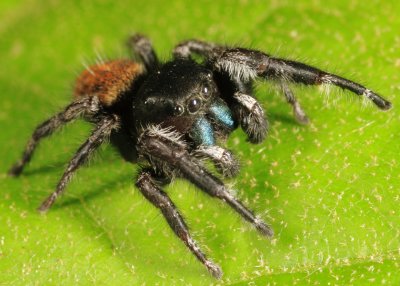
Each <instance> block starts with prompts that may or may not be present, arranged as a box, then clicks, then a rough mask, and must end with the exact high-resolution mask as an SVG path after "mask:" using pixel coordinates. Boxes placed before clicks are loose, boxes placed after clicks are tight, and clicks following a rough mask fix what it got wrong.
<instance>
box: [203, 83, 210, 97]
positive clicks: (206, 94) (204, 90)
mask: <svg viewBox="0 0 400 286" xmlns="http://www.w3.org/2000/svg"><path fill="white" fill-rule="evenodd" d="M201 92H202V93H203V94H204V95H205V96H209V95H210V93H211V88H210V86H209V85H204V86H203V87H202V89H201Z"/></svg>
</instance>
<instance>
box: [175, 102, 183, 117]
mask: <svg viewBox="0 0 400 286" xmlns="http://www.w3.org/2000/svg"><path fill="white" fill-rule="evenodd" d="M182 113H183V107H182V106H181V105H179V104H178V105H175V107H174V115H175V116H176V115H181V114H182Z"/></svg>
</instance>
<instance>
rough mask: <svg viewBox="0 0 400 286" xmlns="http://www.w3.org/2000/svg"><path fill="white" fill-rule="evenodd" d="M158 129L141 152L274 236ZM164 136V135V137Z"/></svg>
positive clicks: (145, 138)
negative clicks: (168, 167)
mask: <svg viewBox="0 0 400 286" xmlns="http://www.w3.org/2000/svg"><path fill="white" fill-rule="evenodd" d="M159 129H160V128H158V127H150V128H149V129H148V130H147V131H145V132H144V133H143V134H142V135H141V136H140V138H139V142H138V152H139V153H141V154H143V155H144V156H146V157H147V158H149V159H155V160H159V161H161V162H164V163H165V164H168V165H169V166H170V167H171V168H173V169H174V170H176V171H177V172H178V174H180V175H181V176H183V177H184V178H186V179H187V180H189V181H190V182H192V183H193V184H194V185H196V186H197V187H198V188H199V189H201V190H202V191H204V192H206V193H207V194H209V195H210V196H212V197H216V198H218V199H220V200H222V201H224V202H226V203H227V204H228V205H229V206H230V207H232V209H234V210H235V211H236V212H237V213H238V214H239V215H240V216H242V218H244V219H245V220H247V221H248V222H250V223H251V224H252V225H253V226H254V227H255V228H256V229H257V230H258V231H259V232H260V233H261V234H263V235H265V236H272V235H273V231H272V229H271V228H270V227H269V226H268V225H267V224H266V223H265V222H264V221H263V220H262V219H260V218H258V217H256V216H255V215H254V213H253V212H252V211H251V210H249V209H248V208H247V207H246V206H245V205H244V204H243V203H242V202H240V200H238V199H237V198H236V197H235V196H234V195H233V194H232V192H231V191H230V190H228V189H227V188H226V187H225V185H224V183H223V182H222V181H221V180H219V179H218V178H216V177H215V176H213V175H212V174H210V173H209V172H208V171H207V170H206V169H204V168H203V167H202V166H201V164H200V163H199V162H198V160H196V159H195V158H193V157H192V156H190V154H189V153H188V152H187V150H186V146H185V145H184V144H182V142H180V141H177V138H179V136H178V137H177V136H176V135H174V134H171V132H169V133H170V134H169V135H168V131H167V132H165V131H162V130H159ZM161 134H165V135H164V136H161Z"/></svg>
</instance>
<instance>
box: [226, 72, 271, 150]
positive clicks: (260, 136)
mask: <svg viewBox="0 0 400 286" xmlns="http://www.w3.org/2000/svg"><path fill="white" fill-rule="evenodd" d="M235 82H236V88H237V90H236V92H235V93H234V95H233V98H234V99H235V100H236V102H237V103H239V105H238V106H236V107H235V109H236V110H237V113H238V114H239V118H240V125H241V126H242V129H243V130H244V131H245V132H246V134H247V136H248V140H249V141H250V142H251V143H254V144H257V143H261V142H262V141H263V140H264V139H265V137H266V136H267V134H268V121H267V119H266V116H265V114H264V110H263V109H262V107H261V105H260V104H259V103H258V101H257V100H256V99H255V98H254V97H252V96H251V94H252V88H251V86H249V85H246V84H245V83H244V82H242V81H240V79H236V80H235Z"/></svg>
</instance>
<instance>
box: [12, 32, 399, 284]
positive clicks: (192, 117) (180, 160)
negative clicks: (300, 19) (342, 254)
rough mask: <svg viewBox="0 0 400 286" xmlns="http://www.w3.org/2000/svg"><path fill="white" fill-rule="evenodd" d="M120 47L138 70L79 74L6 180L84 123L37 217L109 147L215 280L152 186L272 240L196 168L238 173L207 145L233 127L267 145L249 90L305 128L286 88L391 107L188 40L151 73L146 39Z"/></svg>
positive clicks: (301, 69) (225, 154) (293, 65)
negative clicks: (274, 86)
mask: <svg viewBox="0 0 400 286" xmlns="http://www.w3.org/2000/svg"><path fill="white" fill-rule="evenodd" d="M129 46H130V48H131V50H132V51H133V53H134V54H135V55H138V56H139V57H140V60H141V63H138V62H136V61H133V60H113V61H108V62H104V63H101V64H97V65H94V66H91V67H89V68H88V69H86V70H85V71H84V72H83V73H82V74H81V75H80V76H79V77H78V79H77V82H76V86H75V99H74V101H73V102H72V103H71V104H70V105H68V106H67V107H66V108H65V109H64V111H62V112H60V113H58V114H56V115H55V116H53V117H51V118H50V119H48V120H47V121H45V122H43V123H42V124H40V125H39V126H38V127H37V128H36V130H35V132H34V133H33V135H32V138H31V139H30V140H29V142H28V144H27V146H26V148H25V151H24V153H23V156H22V159H21V161H19V162H18V163H16V164H15V165H14V166H13V167H12V168H11V170H10V172H9V173H10V174H11V175H13V176H17V175H19V174H20V173H21V172H22V170H23V168H24V166H25V165H26V164H27V163H28V162H29V161H30V159H31V157H32V154H33V152H34V150H35V148H36V146H37V144H38V143H39V141H40V140H41V139H43V138H44V137H47V136H49V135H51V134H52V133H53V132H54V131H56V130H57V129H59V128H60V127H61V126H62V125H63V124H66V123H68V122H70V121H72V120H74V119H76V118H79V117H83V118H84V119H86V120H87V121H89V122H91V123H93V124H94V125H95V127H94V130H93V131H92V133H91V135H90V137H89V138H88V139H87V140H86V142H85V143H84V144H83V145H82V146H81V147H80V148H79V149H78V151H77V152H76V154H75V155H74V157H73V158H72V160H71V161H70V162H69V164H68V167H67V169H66V171H65V172H64V174H63V176H62V178H61V180H60V181H59V183H58V185H57V188H56V190H55V192H54V193H52V194H51V195H50V196H49V197H48V198H47V199H46V200H45V201H44V202H43V203H42V205H41V206H40V207H39V210H40V211H47V210H48V209H49V208H50V207H51V206H52V205H53V203H54V201H55V200H56V198H57V197H59V196H60V195H61V194H62V193H63V192H64V190H65V187H66V185H67V184H68V182H69V181H70V180H71V178H72V175H73V174H74V173H75V171H76V170H77V169H78V168H79V167H80V166H82V165H83V164H84V163H85V162H86V161H87V160H88V158H89V156H90V155H91V154H92V153H93V152H94V151H95V150H96V149H97V148H98V147H99V146H100V145H101V144H102V143H103V142H104V141H106V140H107V139H108V138H109V139H110V142H111V144H112V145H113V146H114V147H115V148H116V149H117V150H118V151H119V153H120V154H121V156H122V157H123V158H124V159H125V160H127V161H129V162H132V163H136V162H140V163H141V164H142V166H143V167H142V169H141V171H140V173H139V175H138V178H137V182H136V186H137V187H138V188H139V190H140V191H141V192H142V194H143V195H144V196H145V197H146V198H147V199H148V200H149V201H150V202H151V203H152V204H153V205H154V206H156V207H157V208H159V209H160V210H161V212H162V214H163V215H164V217H165V219H166V220H167V222H168V224H169V225H170V227H171V228H172V230H173V231H174V232H175V234H176V235H177V236H178V237H179V238H180V239H181V240H182V241H183V242H184V243H185V245H186V246H187V247H188V248H189V249H190V251H191V252H192V253H193V254H194V255H195V256H196V257H197V259H198V260H200V261H201V262H202V263H203V264H204V265H205V266H206V267H207V269H208V270H209V271H210V272H211V273H212V275H214V276H215V277H217V278H219V277H221V275H222V271H221V269H220V268H219V267H218V265H216V264H214V263H213V262H212V261H210V260H209V259H207V258H206V256H205V255H204V253H203V252H202V251H201V250H200V248H199V247H198V246H197V244H196V242H195V241H194V240H193V239H192V237H191V236H190V233H189V230H188V227H187V226H186V223H185V221H184V220H183V218H182V216H181V214H180V213H179V211H178V209H177V208H176V207H175V205H174V203H173V202H172V201H171V199H170V198H169V197H168V195H167V194H166V193H165V192H164V191H163V190H162V189H161V185H163V184H166V183H169V182H170V181H171V179H173V177H175V176H176V177H183V178H185V179H187V180H189V181H190V182H192V183H193V184H194V185H196V186H197V187H198V188H199V189H201V190H202V191H204V192H206V193H207V194H209V195H210V196H212V197H216V198H218V199H220V200H222V201H224V202H226V203H227V204H228V205H230V206H231V207H232V208H233V209H234V210H235V211H236V212H237V213H238V214H239V215H241V216H242V217H243V218H244V219H245V220H247V221H248V222H250V223H251V224H252V225H254V227H255V228H256V229H257V230H258V231H260V232H261V233H262V234H263V235H266V236H272V234H273V232H272V230H271V228H270V227H269V226H268V225H267V224H266V223H265V222H263V221H262V220H261V219H260V218H258V217H257V216H255V215H254V213H253V212H252V211H251V210H249V209H248V208H247V207H245V206H244V205H243V204H242V203H241V202H240V201H239V200H238V199H236V198H235V196H234V195H233V193H232V192H231V191H230V190H229V189H228V188H226V187H225V185H224V184H223V182H222V181H221V180H220V179H219V178H217V177H216V176H214V175H212V174H211V173H210V172H209V171H208V170H206V169H205V167H204V166H203V164H202V161H203V160H204V159H207V160H211V161H212V162H213V164H214V165H215V166H216V169H217V170H218V172H219V173H221V175H222V176H223V177H232V176H235V175H236V174H237V173H238V171H239V164H238V162H237V160H236V159H235V157H234V156H233V154H232V153H231V152H230V151H228V150H226V149H224V148H222V147H220V146H218V145H217V144H216V142H218V141H219V140H222V139H224V138H226V137H227V136H229V134H230V133H231V132H232V131H233V130H234V129H236V128H237V127H238V126H239V125H240V126H241V128H242V129H243V130H244V132H246V134H247V137H248V140H249V141H250V142H251V143H260V142H262V141H263V140H264V138H265V137H266V135H267V131H268V123H267V121H266V118H265V115H264V111H263V109H262V108H261V106H260V104H259V103H258V102H257V100H256V99H255V98H254V96H253V92H252V82H253V81H254V80H256V79H257V78H262V79H266V80H274V81H276V82H278V83H279V85H280V88H281V89H282V92H283V94H284V95H285V97H286V99H287V101H288V103H290V104H291V106H292V107H293V112H294V116H295V118H296V119H297V120H298V121H299V122H300V123H307V121H308V119H307V116H306V115H305V113H304V111H303V110H302V108H301V107H300V105H299V103H298V102H297V100H296V98H295V97H294V95H293V93H292V91H291V90H290V88H289V85H288V84H289V83H290V82H294V83H302V84H305V85H320V84H332V85H336V86H339V87H341V88H343V89H347V90H350V91H351V92H353V93H355V94H357V95H359V96H361V97H364V98H367V99H369V100H371V101H372V102H373V103H375V105H377V106H378V107H379V108H381V109H383V110H386V109H389V108H390V107H391V104H390V102H388V101H386V100H385V99H383V98H382V97H380V96H379V95H378V94H376V93H374V92H372V91H371V90H369V89H366V88H365V87H363V86H362V85H360V84H358V83H355V82H352V81H350V80H347V79H344V78H342V77H339V76H336V75H333V74H330V73H327V72H324V71H321V70H319V69H317V68H314V67H311V66H308V65H305V64H303V63H299V62H295V61H290V60H285V59H279V58H274V57H271V56H269V55H267V54H265V53H263V52H260V51H256V50H248V49H243V48H230V47H225V46H218V45H214V44H210V43H205V42H201V41H197V40H190V41H186V42H183V43H180V44H179V45H177V46H176V48H175V49H174V59H173V60H171V61H169V62H166V63H160V62H159V61H158V59H157V56H156V54H155V53H154V50H153V48H152V46H151V43H150V41H149V40H148V39H147V38H146V37H143V36H140V35H136V36H133V37H132V38H131V39H130V40H129ZM192 54H197V55H199V56H200V57H202V58H203V60H204V61H203V63H202V64H199V63H197V62H195V61H194V60H192V59H191V58H190V56H191V55H192Z"/></svg>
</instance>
